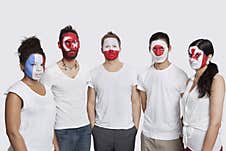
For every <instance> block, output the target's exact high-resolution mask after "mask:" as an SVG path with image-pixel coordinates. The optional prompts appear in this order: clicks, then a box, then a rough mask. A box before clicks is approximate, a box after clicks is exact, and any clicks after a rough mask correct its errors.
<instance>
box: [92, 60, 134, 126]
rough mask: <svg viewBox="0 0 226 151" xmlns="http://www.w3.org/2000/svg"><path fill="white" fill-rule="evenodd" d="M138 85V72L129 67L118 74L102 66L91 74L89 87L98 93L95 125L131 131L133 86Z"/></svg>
mask: <svg viewBox="0 0 226 151" xmlns="http://www.w3.org/2000/svg"><path fill="white" fill-rule="evenodd" d="M136 85H137V74H136V71H135V70H133V69H132V68H130V67H128V66H127V65H125V64H124V65H123V67H122V68H121V69H120V70H119V71H117V72H109V71H107V70H106V69H105V68H104V66H103V65H100V66H98V67H96V68H94V69H93V70H91V72H90V79H89V80H88V86H89V87H91V88H94V89H95V92H96V121H95V125H97V126H100V127H103V128H109V129H129V128H131V127H133V126H134V123H133V117H132V100H131V97H132V86H136Z"/></svg>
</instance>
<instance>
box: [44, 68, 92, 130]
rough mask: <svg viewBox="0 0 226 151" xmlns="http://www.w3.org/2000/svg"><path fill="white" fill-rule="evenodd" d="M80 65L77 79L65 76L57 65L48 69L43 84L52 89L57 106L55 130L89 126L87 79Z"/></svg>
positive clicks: (84, 69)
mask: <svg viewBox="0 0 226 151" xmlns="http://www.w3.org/2000/svg"><path fill="white" fill-rule="evenodd" d="M86 70H87V69H86V68H85V67H83V66H82V65H80V69H79V72H78V74H77V75H76V77H75V78H70V77H69V76H67V75H66V74H64V73H63V72H62V71H61V69H60V68H59V67H58V65H57V64H54V65H53V66H50V67H49V68H47V70H46V72H45V73H44V75H43V77H42V78H41V82H42V83H45V84H46V85H48V86H50V87H51V90H52V93H53V95H54V100H55V101H56V105H57V115H56V125H55V129H69V128H79V127H82V126H85V125H88V124H89V121H88V116H87V112H86V102H87V101H86V93H87V92H86V91H87V90H86V89H87V86H86V81H87V80H86V77H87V74H88V71H87V72H86Z"/></svg>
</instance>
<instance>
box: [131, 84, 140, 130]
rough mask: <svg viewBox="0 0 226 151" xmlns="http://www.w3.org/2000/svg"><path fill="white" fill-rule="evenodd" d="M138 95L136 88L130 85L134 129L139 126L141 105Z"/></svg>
mask: <svg viewBox="0 0 226 151" xmlns="http://www.w3.org/2000/svg"><path fill="white" fill-rule="evenodd" d="M140 106H141V105H140V97H139V93H138V90H137V88H136V86H132V111H133V122H134V125H135V127H136V129H138V128H139V122H140V113H141V107H140Z"/></svg>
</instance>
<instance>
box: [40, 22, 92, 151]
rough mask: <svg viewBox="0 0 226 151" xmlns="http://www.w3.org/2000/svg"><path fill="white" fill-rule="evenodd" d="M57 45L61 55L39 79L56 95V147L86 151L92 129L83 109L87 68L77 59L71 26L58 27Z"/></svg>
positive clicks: (76, 42)
mask: <svg viewBox="0 0 226 151" xmlns="http://www.w3.org/2000/svg"><path fill="white" fill-rule="evenodd" d="M58 47H59V48H60V49H61V51H62V54H63V58H62V59H61V60H60V61H58V62H57V63H56V64H54V65H52V66H50V67H49V68H47V70H46V72H45V74H44V75H43V77H42V79H41V82H43V83H46V84H47V85H49V86H50V87H51V88H52V93H53V94H54V96H55V101H56V104H57V116H56V124H55V133H56V137H57V141H58V144H59V148H60V151H72V150H73V151H89V150H90V143H91V128H90V125H89V121H88V116H87V112H86V88H87V86H86V81H87V80H86V77H87V76H86V73H88V70H87V68H86V67H85V66H84V65H83V64H81V63H79V62H78V60H76V57H77V55H78V51H79V48H80V41H79V37H78V34H77V32H76V31H75V30H74V29H73V28H72V27H71V26H66V27H65V28H63V29H62V30H61V32H60V36H59V42H58ZM86 70H87V71H86Z"/></svg>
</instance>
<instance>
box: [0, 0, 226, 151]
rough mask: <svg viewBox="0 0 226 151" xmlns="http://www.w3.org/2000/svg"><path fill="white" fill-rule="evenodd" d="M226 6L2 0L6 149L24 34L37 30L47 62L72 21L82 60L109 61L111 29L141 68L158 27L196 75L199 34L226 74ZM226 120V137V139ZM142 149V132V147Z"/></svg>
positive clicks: (198, 0)
mask: <svg viewBox="0 0 226 151" xmlns="http://www.w3.org/2000/svg"><path fill="white" fill-rule="evenodd" d="M225 14H226V9H225V7H224V4H223V1H218V0H215V1H207V0H190V1H183V0H168V1H163V0H155V1H154V0H147V1H145V0H139V1H138V0H137V1H136V0H112V1H109V0H95V1H94V0H93V1H92V0H90V1H89V0H80V1H78V0H63V1H58V0H55V1H50V0H49V1H47V0H39V1H32V0H19V1H12V0H7V1H3V0H1V1H0V20H1V21H0V46H1V55H0V68H1V76H0V77H1V78H0V100H1V101H0V151H5V150H6V148H7V146H8V139H7V137H6V135H5V126H4V101H5V95H4V92H5V91H6V89H7V88H8V87H9V86H10V85H11V84H13V83H14V82H15V81H17V80H19V79H20V78H21V77H22V76H23V74H22V72H21V71H20V69H19V62H18V56H17V55H16V52H17V48H18V46H19V44H20V42H21V40H23V39H24V37H29V36H32V35H36V36H37V37H38V38H40V39H41V43H42V46H43V48H44V50H45V52H46V55H47V66H48V65H50V64H52V63H54V62H55V61H57V60H59V59H60V58H61V51H60V50H59V49H58V48H57V41H58V35H59V31H60V29H61V28H63V27H65V26H66V25H68V24H71V25H72V26H73V27H74V28H75V29H76V30H77V31H78V33H79V36H80V41H81V48H80V52H79V56H78V60H80V61H81V62H83V63H86V64H87V65H89V66H90V68H92V67H94V66H96V65H98V64H100V63H101V62H103V56H102V54H101V52H100V39H101V37H102V36H103V35H104V34H105V33H106V32H108V31H113V32H115V33H117V34H118V35H119V36H120V38H121V40H122V52H121V54H120V59H121V60H122V61H123V62H126V63H130V64H132V65H134V66H135V67H136V68H137V69H138V71H141V70H143V69H144V68H145V67H147V66H148V65H149V64H150V63H151V56H150V54H149V53H148V40H149V37H150V36H151V34H153V33H154V32H156V31H163V32H166V33H168V34H169V36H170V39H171V44H172V52H171V54H170V60H171V61H172V62H174V63H175V64H176V65H178V66H179V67H181V68H183V69H184V70H185V72H187V73H188V75H189V76H191V75H192V74H193V73H194V72H193V71H192V70H191V69H190V67H189V64H188V59H187V58H188V56H187V51H186V50H187V48H188V45H189V44H190V43H191V42H192V41H193V40H195V39H197V38H208V39H210V40H211V41H212V42H213V45H214V48H215V55H214V59H213V62H216V63H217V64H218V66H219V69H220V72H221V74H222V75H223V76H224V77H225V75H226V65H225V61H224V59H225V58H226V52H225V51H226V45H225V39H226V38H225V35H226V30H225V28H226V22H224V21H223V20H224V19H225V17H224V15H225ZM225 129H226V126H225V125H223V137H222V138H223V142H224V144H226V135H224V133H225ZM139 150H140V134H139V133H138V136H137V142H136V151H139Z"/></svg>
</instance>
